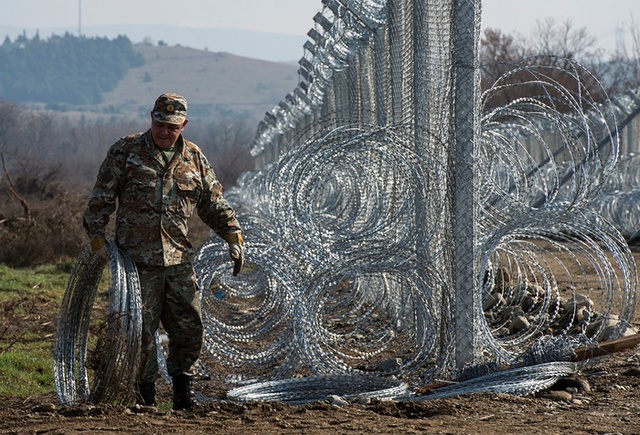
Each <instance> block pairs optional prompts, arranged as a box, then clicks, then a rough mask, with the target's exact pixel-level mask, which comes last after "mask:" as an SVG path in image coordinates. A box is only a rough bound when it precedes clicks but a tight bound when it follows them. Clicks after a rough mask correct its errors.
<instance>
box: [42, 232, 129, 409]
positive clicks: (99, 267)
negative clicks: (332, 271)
mask: <svg viewBox="0 0 640 435" xmlns="http://www.w3.org/2000/svg"><path fill="white" fill-rule="evenodd" d="M106 251H107V253H108V261H106V260H105V259H104V258H102V257H101V256H100V255H98V254H96V253H95V252H93V250H92V249H91V248H90V247H87V248H86V249H85V251H83V252H82V253H81V255H80V256H79V257H78V259H77V261H76V263H75V265H74V268H73V270H72V271H71V274H70V278H69V282H68V284H67V289H66V291H65V294H64V297H63V300H62V304H61V307H60V320H59V322H58V327H57V329H56V336H55V347H54V364H53V369H54V377H55V384H56V391H57V393H58V398H59V400H60V402H61V403H62V404H65V405H69V404H76V403H85V402H96V403H97V402H106V403H128V402H130V400H131V399H132V397H133V388H132V386H133V385H134V383H135V379H136V376H137V367H138V364H139V358H140V337H141V334H142V316H141V301H140V284H139V282H138V273H137V270H136V267H135V264H134V263H133V261H132V260H131V258H130V257H129V256H128V255H127V254H126V253H123V252H121V251H120V250H119V249H118V247H117V246H116V245H115V243H114V242H113V241H111V240H108V241H107V244H106ZM107 264H108V266H109V267H108V268H107V269H106V270H107V272H108V274H107V275H105V277H104V278H103V271H105V266H106V265H107ZM101 279H102V282H101ZM104 285H106V286H107V287H106V291H103V290H105V289H104V288H103V289H102V290H101V289H100V287H101V286H104ZM102 297H106V298H108V312H107V314H106V318H104V317H100V316H96V317H97V318H94V316H93V314H94V309H93V308H94V302H95V300H96V298H102ZM96 322H100V323H98V324H96ZM96 340H97V341H96ZM91 347H93V349H90V348H91ZM88 357H89V358H90V361H88V360H87V358H88Z"/></svg>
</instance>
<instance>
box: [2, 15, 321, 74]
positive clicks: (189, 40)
mask: <svg viewBox="0 0 640 435" xmlns="http://www.w3.org/2000/svg"><path fill="white" fill-rule="evenodd" d="M312 25H313V21H312V20H311V17H309V28H311V27H312ZM67 32H69V33H72V34H75V35H77V29H76V28H70V27H45V28H38V29H36V28H27V29H23V28H21V27H11V26H1V25H0V37H1V38H4V37H5V36H9V37H10V38H11V39H12V40H13V39H16V38H17V37H18V36H19V35H23V34H26V35H27V37H29V38H31V37H32V36H33V35H35V34H36V33H38V34H40V37H42V38H49V37H50V36H51V35H64V34H65V33H67ZM82 34H83V35H84V36H86V37H107V38H109V39H114V38H117V37H118V36H120V35H126V36H127V38H129V39H130V40H131V42H132V43H134V44H139V43H143V42H152V43H153V44H158V43H160V42H163V43H165V44H166V45H170V46H174V45H182V46H183V47H190V48H195V49H197V50H208V51H213V52H225V53H232V54H235V55H238V56H243V57H250V58H252V59H260V60H267V61H271V62H284V63H295V62H297V61H298V60H300V58H301V57H302V56H303V54H304V50H303V45H304V43H305V41H306V40H307V39H308V38H307V37H306V36H304V35H287V34H279V33H268V32H256V31H251V30H238V29H206V28H200V29H193V28H189V27H182V26H167V25H154V24H121V25H118V26H85V27H83V28H82ZM1 41H2V39H0V42H1Z"/></svg>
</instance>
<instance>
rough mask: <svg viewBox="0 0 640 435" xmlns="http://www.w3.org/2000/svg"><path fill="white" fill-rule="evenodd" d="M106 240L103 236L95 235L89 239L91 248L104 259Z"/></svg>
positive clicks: (105, 257) (105, 255) (105, 256)
mask: <svg viewBox="0 0 640 435" xmlns="http://www.w3.org/2000/svg"><path fill="white" fill-rule="evenodd" d="M106 244H107V241H106V240H105V239H104V238H103V237H96V238H95V239H93V240H91V249H92V250H93V252H95V253H96V254H98V255H99V256H100V257H102V258H103V259H104V260H106V259H107V248H106Z"/></svg>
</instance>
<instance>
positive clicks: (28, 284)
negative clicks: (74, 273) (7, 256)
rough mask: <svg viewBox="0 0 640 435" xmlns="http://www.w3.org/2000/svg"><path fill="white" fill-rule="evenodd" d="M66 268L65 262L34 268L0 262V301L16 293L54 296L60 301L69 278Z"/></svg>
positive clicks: (10, 297) (13, 296)
mask: <svg viewBox="0 0 640 435" xmlns="http://www.w3.org/2000/svg"><path fill="white" fill-rule="evenodd" d="M66 269H67V265H66V264H60V265H43V266H38V267H34V268H12V267H9V266H6V265H4V264H0V301H6V300H9V299H12V298H15V297H16V295H17V294H20V295H25V294H38V295H44V296H56V297H57V299H58V301H60V300H62V295H63V294H64V290H65V288H66V287H67V281H68V280H69V272H68V271H67V270H66Z"/></svg>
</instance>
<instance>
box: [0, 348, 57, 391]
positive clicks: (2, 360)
mask: <svg viewBox="0 0 640 435" xmlns="http://www.w3.org/2000/svg"><path fill="white" fill-rule="evenodd" d="M21 347H22V346H21ZM52 361H53V358H52V356H51V348H50V347H49V346H47V348H46V349H44V348H42V347H37V348H35V349H34V348H24V349H21V350H19V349H17V348H11V349H9V350H8V351H6V352H3V353H0V397H1V396H13V397H30V396H34V395H39V394H44V393H51V392H54V391H55V385H54V379H53V365H52Z"/></svg>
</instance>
